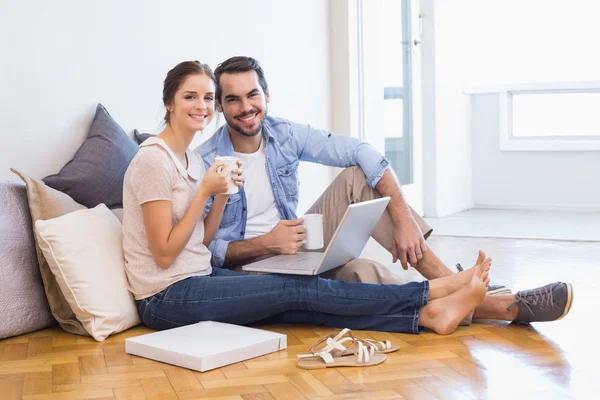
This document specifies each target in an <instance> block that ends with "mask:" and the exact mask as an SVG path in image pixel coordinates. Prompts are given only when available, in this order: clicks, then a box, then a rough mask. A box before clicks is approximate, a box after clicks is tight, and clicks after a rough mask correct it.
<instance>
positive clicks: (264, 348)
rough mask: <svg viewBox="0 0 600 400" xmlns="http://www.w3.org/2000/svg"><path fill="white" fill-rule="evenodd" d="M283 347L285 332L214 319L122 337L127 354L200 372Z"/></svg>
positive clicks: (285, 345)
mask: <svg viewBox="0 0 600 400" xmlns="http://www.w3.org/2000/svg"><path fill="white" fill-rule="evenodd" d="M285 348H287V336H286V335H282V334H280V333H274V332H269V331H264V330H261V329H254V328H247V327H245V326H239V325H232V324H225V323H222V322H214V321H204V322H199V323H197V324H193V325H188V326H182V327H181V328H174V329H169V330H166V331H160V332H154V333H149V334H146V335H141V336H137V337H133V338H129V339H125V351H126V352H127V353H129V354H133V355H136V356H140V357H144V358H149V359H151V360H156V361H160V362H164V363H168V364H173V365H177V366H179V367H184V368H189V369H193V370H195V371H200V372H204V371H209V370H211V369H215V368H219V367H222V366H224V365H229V364H233V363H236V362H240V361H244V360H248V359H250V358H254V357H259V356H262V355H265V354H268V353H272V352H275V351H279V350H283V349H285Z"/></svg>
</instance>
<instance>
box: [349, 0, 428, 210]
mask: <svg viewBox="0 0 600 400" xmlns="http://www.w3.org/2000/svg"><path fill="white" fill-rule="evenodd" d="M419 44H420V21H419V7H418V0H359V46H358V52H359V64H360V65H359V71H360V72H359V80H360V83H359V91H360V96H359V97H360V103H361V115H360V117H361V118H360V120H361V124H360V125H361V126H360V132H361V139H362V140H365V141H367V142H369V143H371V144H372V145H374V146H375V147H376V148H377V149H378V150H379V151H380V152H381V153H383V154H385V156H386V157H387V158H388V159H389V160H390V163H391V165H392V168H393V169H394V171H395V172H396V175H398V179H399V180H400V183H401V184H402V189H403V191H404V196H405V198H406V200H407V201H408V203H409V204H410V205H411V206H412V207H413V208H414V209H415V210H416V211H417V212H418V213H420V214H421V215H422V214H423V185H422V182H421V179H422V161H423V160H422V129H421V107H420V105H421V90H420V88H421V75H420V58H421V56H420V48H421V46H420V45H419Z"/></svg>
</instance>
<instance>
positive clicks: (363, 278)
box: [330, 258, 399, 283]
mask: <svg viewBox="0 0 600 400" xmlns="http://www.w3.org/2000/svg"><path fill="white" fill-rule="evenodd" d="M330 279H336V280H340V281H346V282H363V283H399V280H398V279H397V278H396V277H395V276H394V275H393V274H392V273H391V272H390V271H389V270H388V269H387V267H386V266H385V265H383V264H381V263H378V262H377V261H373V260H367V259H364V258H356V259H354V260H352V261H350V262H348V263H347V264H345V265H343V266H341V267H338V268H336V269H335V270H333V271H332V274H331V276H330Z"/></svg>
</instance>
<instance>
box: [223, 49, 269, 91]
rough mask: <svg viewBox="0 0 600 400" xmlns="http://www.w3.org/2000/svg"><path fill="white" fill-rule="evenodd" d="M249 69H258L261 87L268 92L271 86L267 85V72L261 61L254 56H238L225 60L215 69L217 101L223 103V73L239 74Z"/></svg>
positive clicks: (257, 73)
mask: <svg viewBox="0 0 600 400" xmlns="http://www.w3.org/2000/svg"><path fill="white" fill-rule="evenodd" d="M248 71H256V75H258V82H259V83H260V87H261V88H262V90H263V92H265V93H267V89H269V86H268V85H267V80H266V79H265V72H264V71H263V69H262V67H261V66H260V63H259V62H258V61H257V60H255V59H254V58H252V57H245V56H236V57H231V58H229V59H227V60H225V61H223V62H222V63H221V64H219V65H218V66H217V68H216V69H215V79H216V81H217V90H216V93H215V97H216V98H217V102H219V103H221V95H222V93H223V91H222V90H221V84H220V79H221V75H222V74H237V73H240V72H248Z"/></svg>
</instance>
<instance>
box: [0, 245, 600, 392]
mask: <svg viewBox="0 0 600 400" xmlns="http://www.w3.org/2000/svg"><path fill="white" fill-rule="evenodd" d="M430 245H431V246H432V248H434V249H435V250H436V252H437V253H438V254H439V255H440V257H441V258H442V259H443V260H444V261H445V262H447V263H448V264H450V265H453V263H454V262H458V261H460V262H461V263H462V264H463V265H469V264H470V263H469V261H472V260H473V259H474V258H475V255H476V250H477V249H478V248H483V249H486V250H487V251H488V254H491V255H492V256H494V258H495V262H494V266H493V268H494V273H493V274H492V278H493V280H494V282H495V283H505V284H508V285H510V286H511V287H512V288H514V289H515V290H518V289H524V288H526V287H528V286H531V285H536V284H544V283H548V282H551V281H554V280H567V279H568V280H570V281H571V282H572V283H573V284H574V287H575V302H574V306H573V310H572V312H571V314H569V315H568V316H567V317H566V318H565V319H563V320H562V321H558V322H554V323H546V324H542V323H540V324H535V325H534V326H531V327H524V326H516V325H510V324H507V323H504V322H495V323H492V322H485V323H476V324H473V325H472V326H471V327H463V328H459V329H458V330H457V331H456V332H455V333H454V334H452V335H450V336H445V337H442V336H438V335H435V334H433V333H431V332H426V333H423V334H421V335H407V334H391V333H379V332H371V331H369V332H356V331H355V334H357V336H364V337H372V338H374V339H380V340H383V339H389V340H390V341H392V342H393V343H395V344H398V345H399V346H400V351H398V352H397V353H393V354H390V355H389V357H388V359H387V360H386V361H385V362H384V363H383V364H381V365H379V366H374V367H368V368H346V369H344V368H338V369H323V370H312V371H306V370H301V369H298V368H297V367H296V366H295V362H296V355H297V354H299V353H304V352H306V351H307V349H308V347H309V346H310V345H311V344H312V343H313V342H315V341H316V340H317V339H319V338H321V337H322V336H324V335H325V334H328V333H330V332H333V331H334V330H332V329H329V328H323V327H312V326H284V325H278V326H264V327H262V328H264V329H268V330H273V331H277V332H281V333H285V334H287V336H288V349H287V350H285V351H281V352H278V353H273V354H268V355H266V356H264V357H260V358H257V359H253V360H248V361H246V362H243V363H238V364H234V365H230V366H227V367H224V368H221V369H218V370H215V371H211V372H206V373H197V372H193V371H190V370H186V369H181V368H177V367H174V366H170V365H167V364H161V363H158V362H154V361H151V360H147V359H143V358H139V357H135V356H130V355H128V354H126V353H125V347H124V339H125V338H127V337H130V336H137V335H140V334H144V333H147V332H150V330H148V329H146V328H143V327H137V328H134V329H131V330H128V331H126V332H124V333H121V334H119V335H116V336H114V337H110V338H108V339H107V340H106V341H105V342H102V343H97V342H95V341H93V340H92V339H90V338H85V337H79V336H75V335H69V334H66V333H65V332H63V331H61V330H60V329H58V328H53V329H48V330H43V331H38V332H34V333H32V334H29V335H24V336H19V337H15V338H10V339H5V340H0V399H2V400H8V399H21V398H23V399H195V398H221V399H273V398H275V399H303V398H320V399H321V398H322V399H402V398H405V399H496V398H498V399H500V398H506V399H569V398H577V399H593V398H599V396H600V394H599V393H600V369H599V368H598V360H599V359H600V357H599V356H600V355H599V354H598V353H599V352H598V347H599V344H598V339H597V336H596V332H597V330H596V329H595V328H596V326H597V323H598V318H597V315H598V306H599V305H600V304H599V302H598V300H597V296H598V284H597V282H598V278H600V272H599V271H600V268H599V266H598V260H600V243H592V242H589V243H584V242H549V241H533V240H532V241H527V240H507V239H464V238H448V237H436V238H432V239H431V240H430ZM392 268H395V267H394V266H392Z"/></svg>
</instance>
